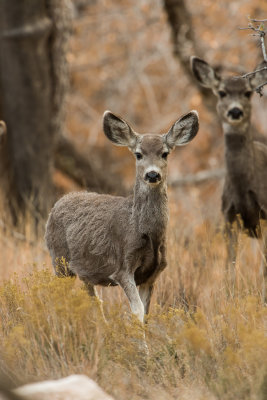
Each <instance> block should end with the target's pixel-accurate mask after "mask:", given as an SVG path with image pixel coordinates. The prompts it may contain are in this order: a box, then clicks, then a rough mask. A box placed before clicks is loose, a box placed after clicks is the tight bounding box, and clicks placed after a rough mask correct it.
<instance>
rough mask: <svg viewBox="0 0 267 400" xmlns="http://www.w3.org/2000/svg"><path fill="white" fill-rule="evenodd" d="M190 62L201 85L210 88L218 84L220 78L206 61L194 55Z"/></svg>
mask: <svg viewBox="0 0 267 400" xmlns="http://www.w3.org/2000/svg"><path fill="white" fill-rule="evenodd" d="M190 62H191V69H192V72H193V74H194V76H195V78H196V79H197V80H198V82H199V83H200V85H201V86H204V87H206V88H210V89H212V88H214V87H217V86H218V84H219V82H220V78H219V76H218V75H217V74H216V72H215V71H214V69H213V68H212V67H211V66H210V65H209V64H208V63H207V62H206V61H204V60H202V59H201V58H198V57H194V56H193V57H191V58H190Z"/></svg>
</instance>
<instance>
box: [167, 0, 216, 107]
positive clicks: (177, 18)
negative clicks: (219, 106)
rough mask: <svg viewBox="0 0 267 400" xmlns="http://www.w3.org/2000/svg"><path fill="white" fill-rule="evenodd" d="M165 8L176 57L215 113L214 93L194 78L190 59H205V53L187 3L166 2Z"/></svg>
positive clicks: (178, 0)
mask: <svg viewBox="0 0 267 400" xmlns="http://www.w3.org/2000/svg"><path fill="white" fill-rule="evenodd" d="M164 8H165V11H166V13H167V17H168V21H169V25H170V28H171V34H172V42H173V52H174V55H175V56H176V57H177V59H178V60H179V62H180V63H181V65H182V67H183V69H184V72H185V74H186V75H187V77H188V78H189V80H190V81H191V82H192V83H194V84H195V86H196V87H197V89H198V90H199V91H200V93H201V95H202V96H203V100H204V103H205V105H206V106H207V107H208V108H209V110H211V111H212V112H214V113H215V112H216V109H215V104H214V103H215V102H214V95H213V93H212V92H211V91H210V90H209V89H206V88H204V87H202V86H200V85H199V84H198V83H197V81H196V80H195V79H194V78H193V75H192V72H191V68H190V57H191V56H193V55H195V56H198V57H200V58H205V57H203V54H202V53H203V51H202V49H201V47H200V45H199V43H197V41H196V39H195V35H194V29H193V23H192V17H191V14H190V12H189V10H188V9H187V6H186V1H185V0H164Z"/></svg>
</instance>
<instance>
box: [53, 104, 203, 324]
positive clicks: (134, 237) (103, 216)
mask: <svg viewBox="0 0 267 400" xmlns="http://www.w3.org/2000/svg"><path fill="white" fill-rule="evenodd" d="M197 131H198V118H197V114H196V113H195V112H191V113H189V114H186V115H185V116H183V117H182V118H181V119H180V120H178V121H177V122H176V123H175V124H174V125H173V126H172V128H171V129H170V130H169V132H168V133H167V134H166V135H152V134H147V135H139V134H137V133H135V132H134V131H133V130H132V129H131V128H130V126H129V125H128V124H127V123H126V122H125V121H123V120H121V119H120V118H118V117H116V116H115V115H113V114H111V113H110V112H106V113H105V116H104V132H105V134H106V136H107V137H108V138H109V139H110V140H112V141H113V143H115V144H117V145H122V146H128V147H129V149H130V150H131V151H132V152H133V153H138V154H139V155H140V154H141V159H140V160H139V159H137V161H136V183H135V187H134V193H133V195H132V196H130V197H126V198H125V197H116V196H109V195H102V194H101V195H100V194H97V193H87V192H82V193H72V194H68V195H66V196H64V197H63V198H62V199H60V200H59V201H58V202H57V203H56V204H55V206H54V208H53V209H52V211H51V213H50V216H49V219H48V222H47V228H46V243H47V247H48V249H49V251H50V254H51V257H52V261H53V265H54V268H55V270H56V273H57V274H59V275H78V276H79V277H80V279H81V280H83V281H84V282H85V283H86V284H87V285H89V287H90V289H89V291H90V293H91V294H94V291H93V290H92V285H104V286H109V285H111V286H113V285H118V284H119V285H121V286H122V287H123V289H124V291H125V293H126V295H127V297H128V298H129V301H130V305H131V308H132V311H133V313H135V314H136V315H137V316H138V317H139V319H140V320H143V314H144V311H145V312H148V308H149V303H150V297H151V294H152V290H153V284H154V281H155V279H156V277H157V276H158V274H159V273H160V272H161V271H162V270H163V269H164V268H165V267H166V265H167V262H166V227H167V222H168V200H167V184H166V180H167V160H166V158H165V157H164V154H165V153H169V152H170V151H171V150H172V148H173V147H174V146H176V145H180V144H184V143H186V142H188V141H190V140H191V139H192V138H193V137H194V136H195V135H196V133H197ZM151 171H152V172H153V173H154V172H155V171H156V173H157V174H158V178H157V179H158V180H157V181H156V182H148V174H149V173H151ZM159 177H160V178H159ZM149 179H150V178H149ZM62 257H64V258H65V259H66V261H67V263H68V265H67V266H66V265H63V264H64V263H60V262H59V259H61V258H62ZM136 285H140V286H141V287H140V297H141V300H142V303H141V300H140V297H139V294H138V292H137V291H136Z"/></svg>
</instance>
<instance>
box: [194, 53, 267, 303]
mask: <svg viewBox="0 0 267 400" xmlns="http://www.w3.org/2000/svg"><path fill="white" fill-rule="evenodd" d="M191 66H192V71H193V73H194V75H195V77H196V78H197V80H198V81H199V83H200V84H201V85H202V86H204V87H207V88H210V89H212V91H213V92H214V94H215V95H216V96H217V98H218V103H217V111H218V114H219V117H220V119H221V121H222V127H223V132H224V142H225V164H226V176H225V183H224V189H223V194H222V211H223V214H224V218H225V221H226V232H227V235H228V265H229V268H230V271H229V272H230V274H231V279H232V283H233V284H234V280H235V258H236V247H237V237H238V236H237V235H238V232H237V231H236V230H234V229H233V223H234V222H235V221H236V222H237V225H239V223H238V222H239V218H238V216H240V218H241V222H242V225H243V229H244V230H245V231H246V232H247V233H248V234H249V236H251V237H254V238H259V237H261V234H262V229H261V224H260V220H261V219H263V220H266V219H267V146H266V145H265V144H264V143H261V142H260V141H259V139H254V138H253V132H252V129H251V124H250V117H251V96H252V93H253V90H254V89H255V88H256V87H257V86H259V85H260V84H262V83H263V82H264V81H265V80H266V77H265V78H264V75H263V74H262V73H257V74H255V75H254V76H253V78H251V79H250V80H248V79H243V78H241V77H230V78H221V77H219V76H218V75H217V74H216V72H215V71H214V69H213V68H212V67H211V66H210V65H209V64H207V63H206V62H205V61H203V60H201V59H199V58H197V57H192V59H191ZM263 239H264V243H265V246H264V247H265V250H264V251H265V258H266V257H267V250H266V244H267V242H266V239H267V232H266V230H265V231H264V233H263ZM265 263H266V261H265V262H264V259H263V268H264V269H265V275H266V265H265V267H264V264H265ZM264 290H265V289H264ZM264 290H263V291H264ZM263 295H264V296H265V293H263Z"/></svg>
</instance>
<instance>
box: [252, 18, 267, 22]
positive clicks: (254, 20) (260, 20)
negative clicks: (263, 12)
mask: <svg viewBox="0 0 267 400" xmlns="http://www.w3.org/2000/svg"><path fill="white" fill-rule="evenodd" d="M250 21H252V22H267V19H254V18H250Z"/></svg>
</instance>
